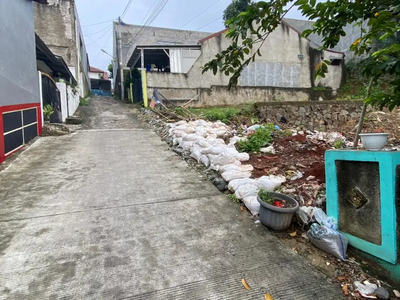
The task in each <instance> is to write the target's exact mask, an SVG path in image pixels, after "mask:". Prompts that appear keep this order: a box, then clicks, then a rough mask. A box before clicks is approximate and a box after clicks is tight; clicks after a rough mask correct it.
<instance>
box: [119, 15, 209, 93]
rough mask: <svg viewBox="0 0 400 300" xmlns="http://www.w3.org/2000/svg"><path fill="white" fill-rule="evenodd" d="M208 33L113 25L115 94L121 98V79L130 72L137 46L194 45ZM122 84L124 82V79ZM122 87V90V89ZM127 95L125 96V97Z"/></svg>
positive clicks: (120, 23)
mask: <svg viewBox="0 0 400 300" xmlns="http://www.w3.org/2000/svg"><path fill="white" fill-rule="evenodd" d="M209 35H210V33H208V32H200V31H189V30H177V29H169V28H159V27H151V26H146V27H143V26H141V25H131V24H125V23H123V22H114V23H113V51H114V52H113V57H114V62H113V70H114V72H113V80H114V92H115V94H116V95H118V96H121V93H122V92H124V94H125V93H126V91H123V85H122V86H121V84H120V83H121V77H123V76H124V72H123V71H124V70H125V71H129V70H130V68H129V66H128V61H129V60H130V58H131V56H132V54H133V52H134V51H135V49H136V48H137V45H192V44H198V41H199V40H201V39H203V38H205V37H207V36H209ZM122 82H124V80H123V79H122ZM121 87H122V89H121ZM125 96H126V95H124V97H125Z"/></svg>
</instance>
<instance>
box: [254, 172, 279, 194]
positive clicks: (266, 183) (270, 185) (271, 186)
mask: <svg viewBox="0 0 400 300" xmlns="http://www.w3.org/2000/svg"><path fill="white" fill-rule="evenodd" d="M285 181H286V178H285V177H283V176H275V175H269V176H262V177H260V178H258V179H257V185H258V187H259V188H260V189H266V190H267V191H273V190H275V189H276V188H278V187H279V186H281V185H282V183H284V182H285Z"/></svg>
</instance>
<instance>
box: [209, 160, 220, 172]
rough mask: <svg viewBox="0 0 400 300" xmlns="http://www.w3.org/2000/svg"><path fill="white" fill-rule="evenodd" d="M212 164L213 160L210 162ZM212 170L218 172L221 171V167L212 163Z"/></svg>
mask: <svg viewBox="0 0 400 300" xmlns="http://www.w3.org/2000/svg"><path fill="white" fill-rule="evenodd" d="M210 162H211V160H210ZM210 169H211V170H214V171H218V170H219V166H218V165H214V164H213V163H210Z"/></svg>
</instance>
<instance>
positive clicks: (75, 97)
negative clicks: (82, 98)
mask: <svg viewBox="0 0 400 300" xmlns="http://www.w3.org/2000/svg"><path fill="white" fill-rule="evenodd" d="M67 96H68V116H69V117H70V116H72V115H74V113H75V111H76V110H77V109H78V107H79V93H78V92H74V91H73V90H72V88H71V86H67Z"/></svg>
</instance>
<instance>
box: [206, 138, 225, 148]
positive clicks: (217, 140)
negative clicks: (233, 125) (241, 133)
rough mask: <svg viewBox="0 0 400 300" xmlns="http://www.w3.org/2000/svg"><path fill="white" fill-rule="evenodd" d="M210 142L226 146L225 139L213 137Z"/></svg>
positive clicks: (214, 144)
mask: <svg viewBox="0 0 400 300" xmlns="http://www.w3.org/2000/svg"><path fill="white" fill-rule="evenodd" d="M207 139H208V137H207ZM209 143H210V144H211V145H213V146H221V145H223V146H226V144H225V142H224V140H223V139H216V138H211V139H210V141H209Z"/></svg>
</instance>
